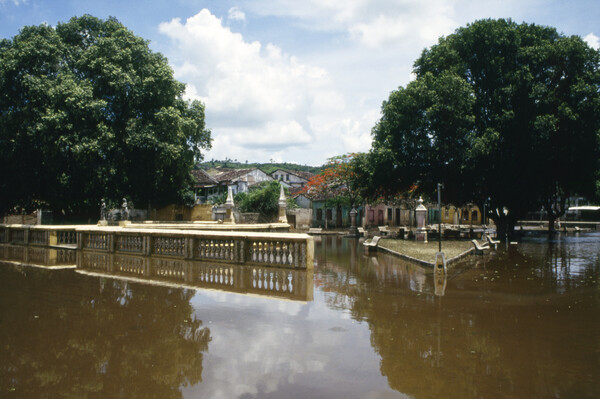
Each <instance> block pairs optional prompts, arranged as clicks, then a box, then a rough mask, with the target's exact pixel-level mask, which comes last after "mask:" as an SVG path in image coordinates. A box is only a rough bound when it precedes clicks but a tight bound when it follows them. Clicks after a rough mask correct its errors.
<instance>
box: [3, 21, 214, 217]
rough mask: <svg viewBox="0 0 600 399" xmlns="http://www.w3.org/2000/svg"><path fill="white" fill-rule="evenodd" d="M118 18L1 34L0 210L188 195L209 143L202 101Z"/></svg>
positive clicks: (74, 207)
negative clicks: (8, 36) (189, 96)
mask: <svg viewBox="0 0 600 399" xmlns="http://www.w3.org/2000/svg"><path fill="white" fill-rule="evenodd" d="M184 87H185V86H184V85H183V84H182V83H180V82H178V81H176V80H175V79H174V78H173V71H172V70H171V68H170V67H169V66H168V63H167V60H166V59H165V57H163V56H162V55H161V54H158V53H153V52H152V51H150V49H149V48H148V43H147V42H146V41H145V40H143V39H141V38H139V37H137V36H135V35H134V34H133V33H132V32H131V31H129V30H128V29H126V28H125V27H124V26H123V25H122V24H120V23H119V22H118V21H117V20H116V19H114V18H109V19H108V20H106V21H103V20H100V19H97V18H95V17H92V16H89V15H86V16H83V17H80V18H72V19H71V20H70V21H69V22H68V23H60V24H58V25H57V26H56V28H54V27H51V26H48V25H40V26H26V27H24V28H23V29H22V30H21V32H20V33H19V34H18V35H17V36H15V37H14V38H13V39H12V40H2V41H1V42H0V169H1V170H2V171H3V173H2V175H1V176H0V190H1V191H2V193H3V195H2V198H1V199H0V211H6V210H8V209H10V208H12V207H15V206H22V207H34V206H38V205H39V204H46V205H47V206H49V207H51V208H54V209H65V210H81V209H89V208H96V207H97V206H98V205H97V204H98V203H99V200H100V198H101V197H108V198H122V197H123V196H125V195H127V196H128V197H130V198H132V199H133V200H134V201H135V202H136V203H140V204H146V203H147V201H152V202H154V203H159V204H160V203H167V202H173V201H177V200H180V199H181V198H183V197H184V196H185V193H186V191H189V188H190V187H191V182H192V181H191V176H190V173H189V172H190V170H191V168H192V167H193V165H194V163H195V162H196V161H198V160H199V159H201V158H202V153H201V150H202V149H208V148H209V147H210V143H211V137H210V131H209V130H207V129H206V128H205V124H204V106H203V105H202V104H201V103H199V102H197V101H194V102H186V101H184V100H183V99H182V94H183V91H184Z"/></svg>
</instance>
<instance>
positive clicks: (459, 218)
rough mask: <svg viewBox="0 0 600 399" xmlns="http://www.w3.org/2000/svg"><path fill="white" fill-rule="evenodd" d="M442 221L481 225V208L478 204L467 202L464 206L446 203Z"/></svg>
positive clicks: (443, 208)
mask: <svg viewBox="0 0 600 399" xmlns="http://www.w3.org/2000/svg"><path fill="white" fill-rule="evenodd" d="M442 223H446V224H454V225H460V224H462V225H465V224H467V225H481V210H480V209H479V207H478V206H477V205H476V204H466V205H463V206H462V207H456V206H454V205H452V204H450V205H446V206H443V207H442Z"/></svg>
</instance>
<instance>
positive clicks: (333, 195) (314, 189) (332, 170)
mask: <svg viewBox="0 0 600 399" xmlns="http://www.w3.org/2000/svg"><path fill="white" fill-rule="evenodd" d="M364 158H365V154H362V153H353V154H345V155H339V156H336V157H332V158H329V162H328V163H327V164H326V165H325V166H324V167H323V170H322V171H321V173H319V174H317V175H314V176H313V177H312V178H311V179H310V180H309V181H308V183H306V185H305V186H304V187H303V189H302V193H303V194H304V195H306V196H308V197H311V198H315V199H324V200H326V204H327V205H328V206H338V205H349V206H350V207H354V206H355V205H358V204H360V203H362V202H363V198H362V192H363V188H364V185H363V183H362V182H361V181H360V179H359V176H360V170H361V166H362V164H363V163H364Z"/></svg>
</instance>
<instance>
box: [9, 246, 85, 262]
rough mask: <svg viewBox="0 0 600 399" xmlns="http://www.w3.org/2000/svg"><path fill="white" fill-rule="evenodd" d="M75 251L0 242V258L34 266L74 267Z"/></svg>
mask: <svg viewBox="0 0 600 399" xmlns="http://www.w3.org/2000/svg"><path fill="white" fill-rule="evenodd" d="M75 252H76V251H74V250H72V249H68V248H48V247H40V246H25V245H8V244H0V260H4V261H9V262H17V263H22V264H27V265H34V266H48V267H55V266H61V267H67V266H68V267H75V261H76V255H75Z"/></svg>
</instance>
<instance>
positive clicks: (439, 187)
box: [437, 183, 444, 252]
mask: <svg viewBox="0 0 600 399" xmlns="http://www.w3.org/2000/svg"><path fill="white" fill-rule="evenodd" d="M442 188H444V185H443V184H442V183H438V185H437V192H438V210H439V212H440V220H439V222H440V223H439V229H438V252H442Z"/></svg>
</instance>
